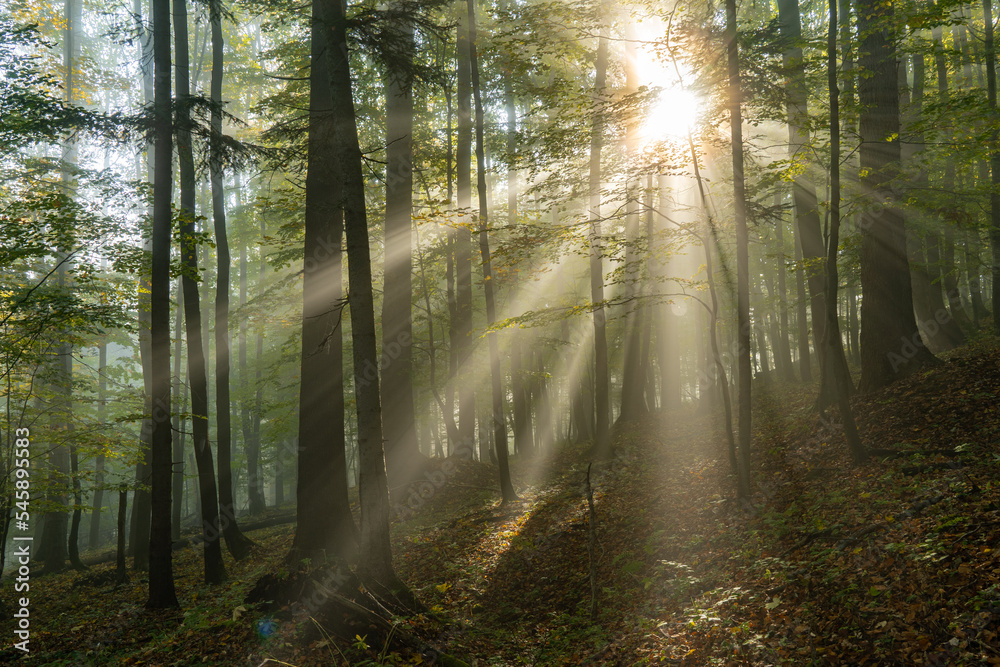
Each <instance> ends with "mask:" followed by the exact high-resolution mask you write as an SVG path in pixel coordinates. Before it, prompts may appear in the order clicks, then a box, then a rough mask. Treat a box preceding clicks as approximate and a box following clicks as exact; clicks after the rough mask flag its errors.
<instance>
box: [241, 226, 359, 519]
mask: <svg viewBox="0 0 1000 667" xmlns="http://www.w3.org/2000/svg"><path fill="white" fill-rule="evenodd" d="M264 225H265V223H264V218H261V220H260V238H261V239H264V238H265V237H266V236H267V234H266V229H265V227H264ZM266 274H267V259H266V258H265V256H264V249H263V248H261V251H260V262H259V265H258V270H257V285H258V290H260V291H262V290H263V289H264V287H263V285H264V276H265V275H266ZM337 284H338V285H340V284H341V281H338V282H337ZM256 343H257V344H256V345H255V346H254V368H255V370H254V387H255V389H256V391H255V392H254V403H253V418H252V420H251V422H252V423H251V427H252V432H253V450H254V451H255V452H257V455H258V456H259V455H260V452H261V440H260V422H261V419H262V416H263V412H264V382H263V376H264V368H263V366H264V327H263V325H258V326H257V341H256ZM341 355H343V352H341ZM343 383H344V382H343V373H341V387H343ZM341 395H343V392H341ZM280 460H281V456H280V455H276V456H275V461H276V462H277V461H280ZM276 465H277V464H276ZM278 479H279V476H278V475H277V474H276V475H275V478H274V483H275V486H277V484H278ZM257 480H258V481H257V488H258V492H259V493H260V505H261V511H263V510H264V507H265V502H264V481H263V480H262V479H261V478H260V477H258V478H257Z"/></svg>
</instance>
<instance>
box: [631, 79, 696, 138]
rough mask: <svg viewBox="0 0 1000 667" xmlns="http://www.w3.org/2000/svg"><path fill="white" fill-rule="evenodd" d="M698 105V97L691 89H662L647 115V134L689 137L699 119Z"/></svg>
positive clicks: (663, 136)
mask: <svg viewBox="0 0 1000 667" xmlns="http://www.w3.org/2000/svg"><path fill="white" fill-rule="evenodd" d="M698 106H699V100H698V97H697V96H696V95H695V94H694V93H692V92H691V91H689V90H684V89H683V88H673V89H670V90H664V91H662V92H661V93H660V98H659V99H658V100H657V101H656V103H655V104H654V105H653V106H652V108H651V109H650V110H649V114H648V115H647V116H646V122H645V123H644V125H645V128H646V134H647V135H648V136H649V138H651V139H664V138H667V137H673V138H684V137H687V134H688V132H689V131H690V130H691V128H692V127H694V124H695V121H696V120H697V119H698Z"/></svg>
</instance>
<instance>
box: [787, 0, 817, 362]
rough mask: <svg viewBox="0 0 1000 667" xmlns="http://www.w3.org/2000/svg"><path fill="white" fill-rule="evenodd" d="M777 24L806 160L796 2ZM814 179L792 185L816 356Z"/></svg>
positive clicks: (795, 155)
mask: <svg viewBox="0 0 1000 667" xmlns="http://www.w3.org/2000/svg"><path fill="white" fill-rule="evenodd" d="M778 23H779V29H780V31H781V38H782V41H784V42H785V52H784V56H783V57H784V65H785V67H788V68H791V72H792V73H791V76H790V77H789V79H788V84H787V98H786V99H787V102H786V113H787V114H788V144H789V147H788V150H789V154H790V156H791V158H792V159H803V158H802V156H801V155H800V153H801V152H803V151H804V150H806V146H808V145H809V143H810V140H809V130H808V129H807V128H806V127H804V124H805V123H806V122H807V120H808V118H809V109H808V102H807V88H806V80H805V64H804V61H803V58H802V44H801V42H802V20H801V16H800V14H799V5H798V2H796V0H780V1H779V2H778ZM811 178H812V177H811V176H809V175H808V174H803V175H799V176H796V177H795V179H794V181H793V183H792V199H793V201H794V212H795V224H796V228H797V232H798V237H799V240H800V243H801V248H802V256H803V258H804V260H805V265H806V266H805V274H806V278H807V279H808V285H809V297H810V299H809V303H810V308H811V315H812V333H813V343H814V347H815V350H816V353H817V356H818V357H819V358H820V359H822V358H823V357H822V355H821V354H820V341H821V340H822V339H823V323H824V321H825V319H824V318H825V310H824V305H823V292H824V289H825V284H824V280H823V255H824V248H823V234H822V231H821V229H820V221H819V207H818V206H817V203H816V188H815V185H814V184H813V182H812V180H811Z"/></svg>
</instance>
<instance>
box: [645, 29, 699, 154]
mask: <svg viewBox="0 0 1000 667" xmlns="http://www.w3.org/2000/svg"><path fill="white" fill-rule="evenodd" d="M664 29H665V28H664V25H663V22H662V21H659V20H657V19H649V20H646V21H643V22H642V23H641V24H640V25H639V26H637V31H636V38H637V40H638V41H639V43H638V45H637V48H636V50H635V66H636V70H637V73H638V75H639V85H643V86H649V87H650V88H659V89H660V93H659V98H658V99H657V100H656V101H655V102H654V103H653V105H652V106H651V108H650V109H649V112H648V113H647V115H646V119H645V121H644V122H643V123H642V133H643V135H644V138H645V140H646V141H662V140H664V139H668V138H672V139H681V138H685V137H687V134H688V132H689V131H691V129H692V128H693V127H694V124H695V121H696V120H697V118H698V111H699V106H700V100H699V99H698V97H697V96H696V95H695V94H694V93H692V92H690V91H689V90H687V89H685V88H684V87H683V83H686V82H687V81H683V82H682V81H678V74H677V68H676V67H675V64H674V63H673V62H671V61H670V59H669V55H668V54H667V53H666V52H665V51H663V50H662V49H661V50H660V51H659V52H657V51H656V49H655V48H654V47H655V46H657V45H662V40H663V39H664V34H663V33H664ZM681 75H682V76H684V78H685V79H689V78H693V77H687V76H686V72H684V70H683V66H682V68H681Z"/></svg>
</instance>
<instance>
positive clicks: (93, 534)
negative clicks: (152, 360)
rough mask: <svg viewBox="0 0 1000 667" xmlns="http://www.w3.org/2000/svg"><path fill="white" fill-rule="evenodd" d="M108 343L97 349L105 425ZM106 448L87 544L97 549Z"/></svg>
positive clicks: (102, 422)
mask: <svg viewBox="0 0 1000 667" xmlns="http://www.w3.org/2000/svg"><path fill="white" fill-rule="evenodd" d="M107 370H108V345H107V343H105V342H103V341H102V342H101V344H100V345H99V346H98V351H97V423H98V424H100V425H101V426H105V425H106V422H107V418H108V416H107V415H108V408H107V396H108V377H107ZM104 460H105V455H104V448H103V447H102V448H101V451H100V452H99V453H98V455H97V461H96V467H97V471H96V474H95V475H94V503H93V511H92V513H91V515H90V534H89V537H88V539H87V546H88V547H89V548H91V549H96V548H97V547H98V546H99V545H100V543H101V514H102V512H103V511H104Z"/></svg>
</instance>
